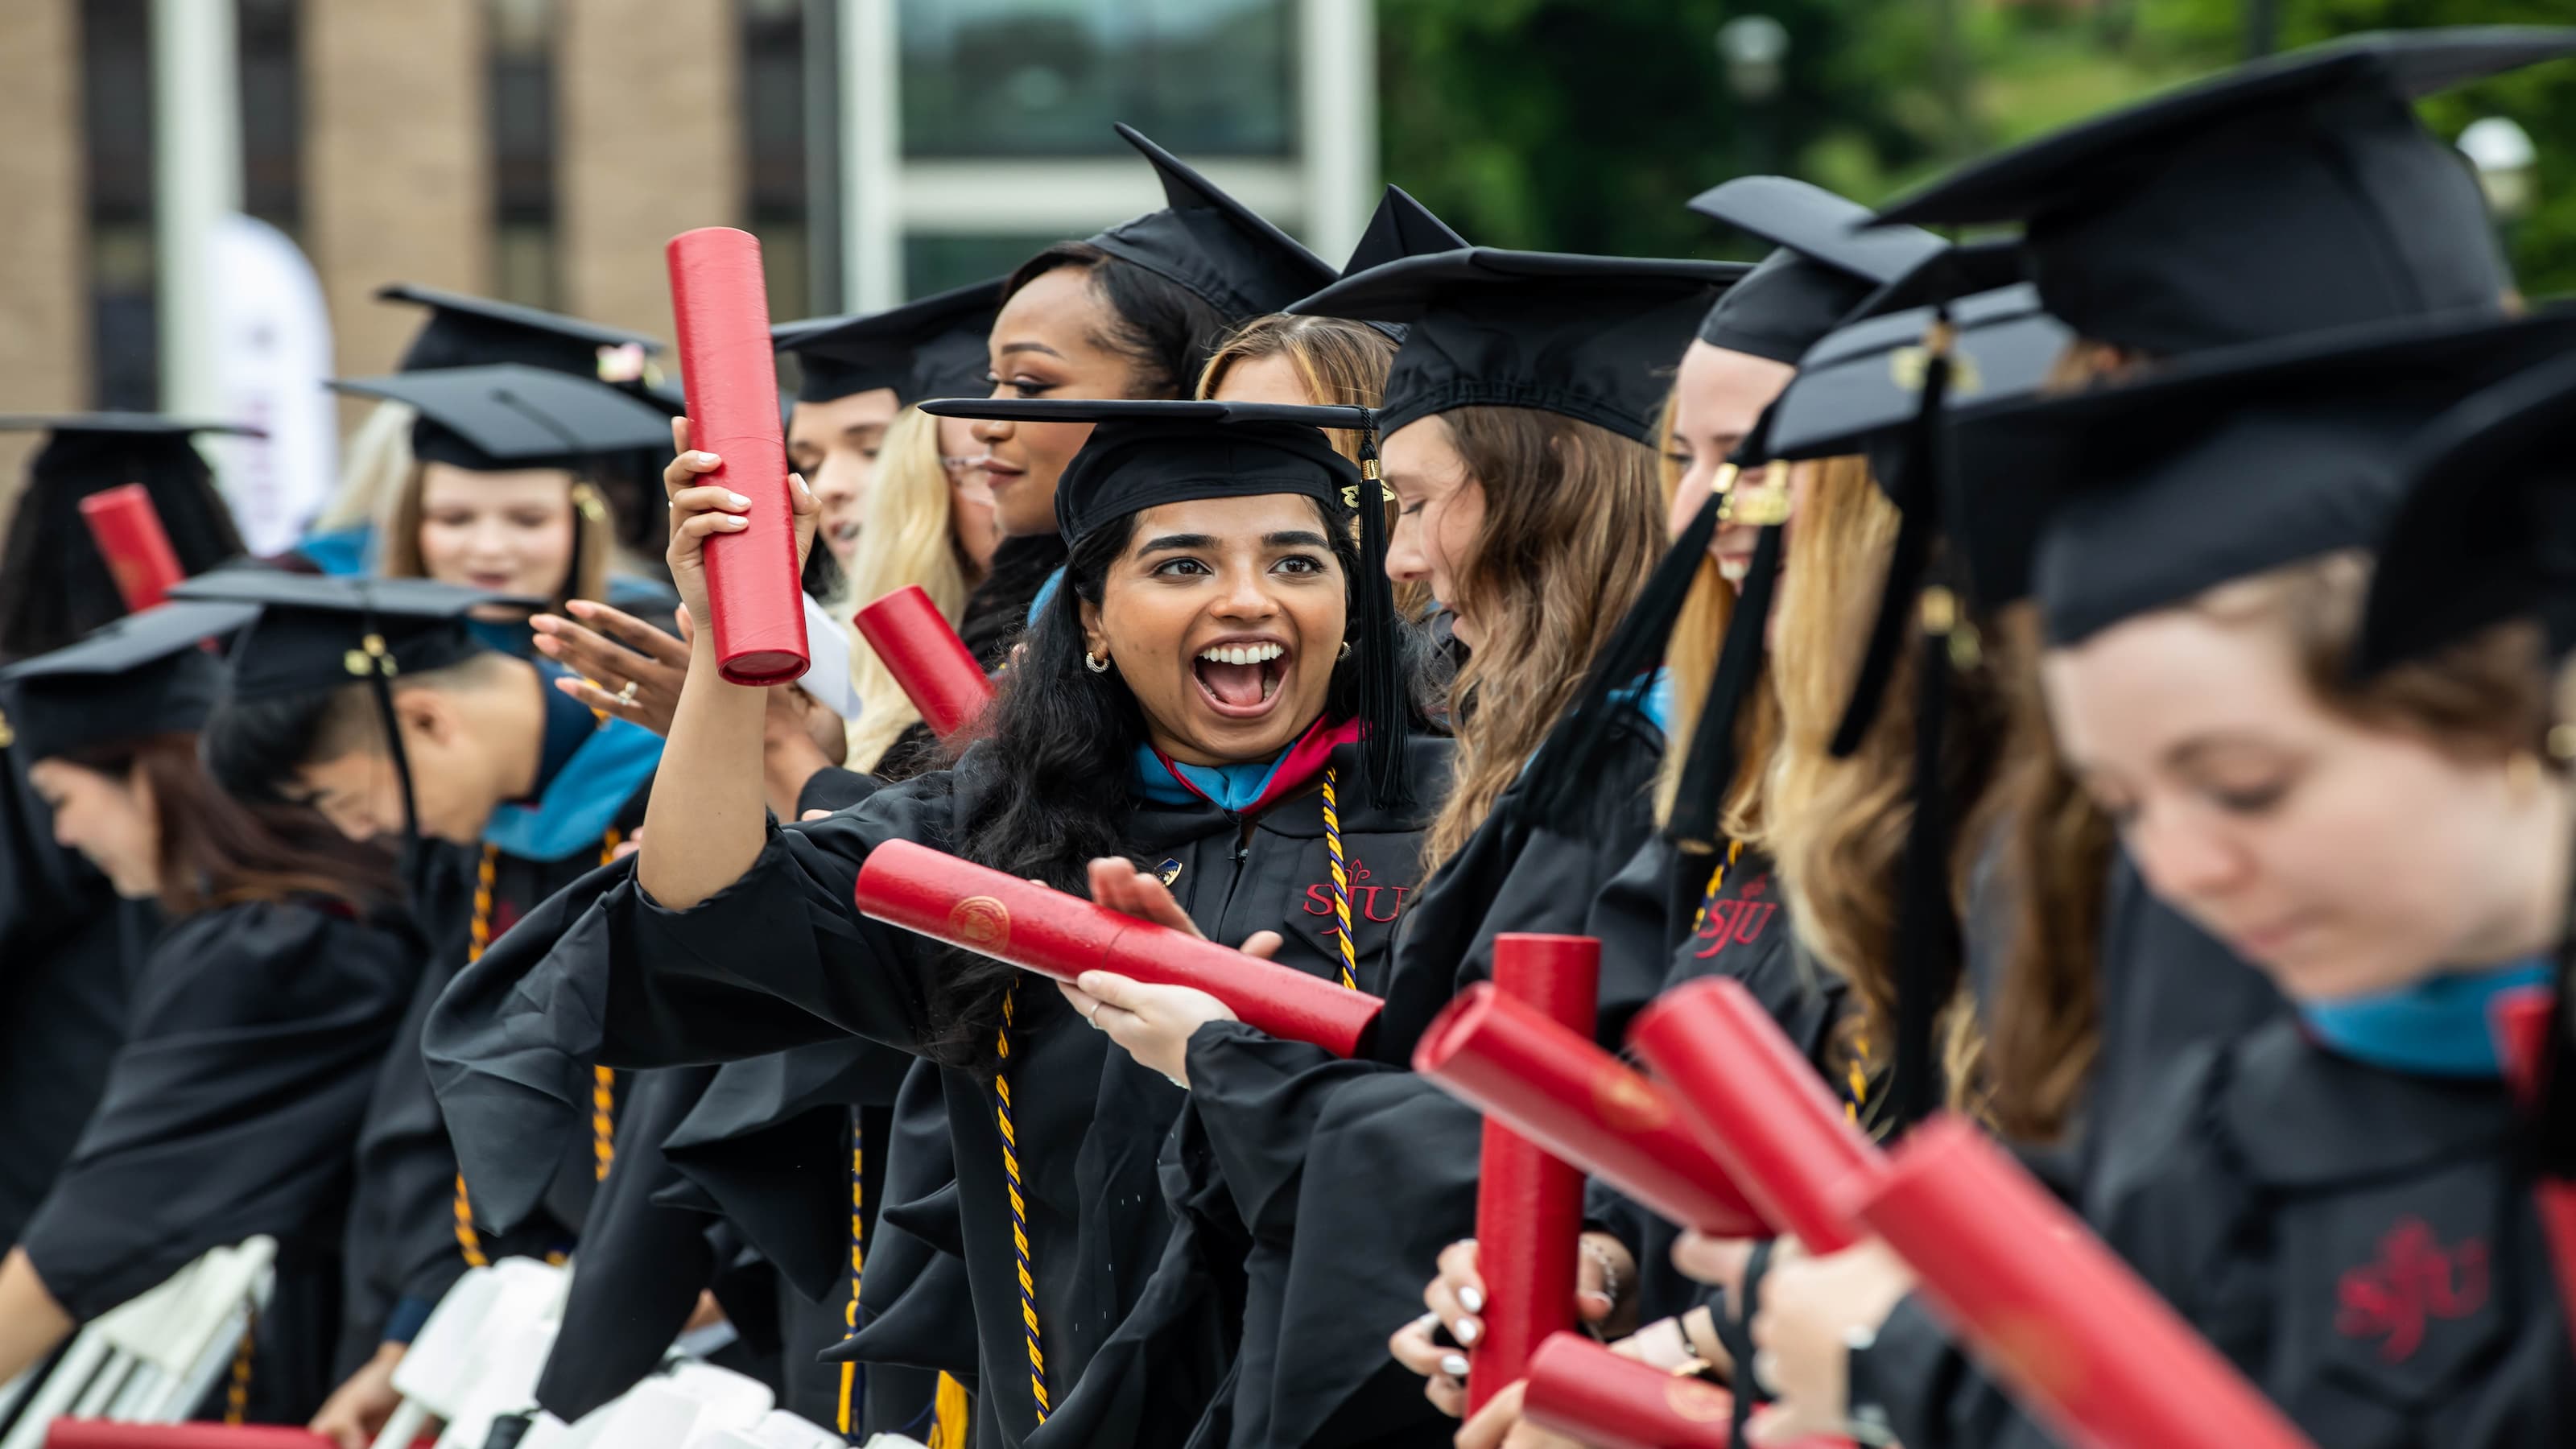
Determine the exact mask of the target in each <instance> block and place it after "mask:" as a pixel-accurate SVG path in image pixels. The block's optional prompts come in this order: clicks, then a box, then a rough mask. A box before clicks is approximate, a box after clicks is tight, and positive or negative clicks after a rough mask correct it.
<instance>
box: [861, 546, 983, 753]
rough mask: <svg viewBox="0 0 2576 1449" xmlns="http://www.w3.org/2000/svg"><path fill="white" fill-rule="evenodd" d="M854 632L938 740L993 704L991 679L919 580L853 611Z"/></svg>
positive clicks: (953, 734) (958, 730)
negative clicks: (856, 611)
mask: <svg viewBox="0 0 2576 1449" xmlns="http://www.w3.org/2000/svg"><path fill="white" fill-rule="evenodd" d="M858 625H859V636H860V637H861V638H863V639H865V640H867V641H868V647H869V648H870V649H873V650H875V651H876V654H877V658H878V659H880V660H882V661H883V662H884V664H885V667H886V670H887V672H889V673H891V674H893V675H894V682H895V683H896V684H898V685H901V686H902V687H903V693H904V697H905V698H907V699H909V700H911V701H912V706H913V708H915V709H917V710H920V711H921V719H922V723H924V724H927V725H929V726H930V732H931V733H932V734H934V735H937V736H939V739H940V742H941V743H942V744H945V743H947V742H948V741H950V740H952V739H955V738H956V737H957V736H958V735H959V734H960V733H962V732H963V731H964V730H965V729H966V727H967V726H969V725H971V724H973V723H974V722H975V721H976V719H977V718H978V717H979V716H981V715H982V714H983V713H984V707H985V706H986V705H988V704H991V703H992V702H993V681H991V680H989V679H986V678H985V677H984V667H983V666H982V665H980V664H977V663H976V662H975V656H974V655H973V654H971V653H969V652H967V649H966V641H965V640H963V639H960V638H958V637H957V631H956V630H955V629H952V628H950V627H949V626H948V619H947V617H946V616H945V615H943V614H941V613H940V612H939V606H938V605H937V604H934V603H932V602H931V601H930V595H929V594H928V593H926V592H924V591H923V589H922V587H921V585H919V584H906V585H904V586H903V587H902V588H899V589H897V590H895V591H894V592H893V593H891V594H888V595H886V596H885V597H884V598H882V599H879V600H877V601H876V602H875V603H873V604H870V605H868V606H867V607H866V608H864V609H861V610H859V614H858Z"/></svg>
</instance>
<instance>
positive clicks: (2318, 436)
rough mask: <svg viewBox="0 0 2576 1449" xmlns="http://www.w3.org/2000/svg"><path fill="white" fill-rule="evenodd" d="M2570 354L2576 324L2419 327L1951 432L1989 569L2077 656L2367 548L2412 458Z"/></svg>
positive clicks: (2222, 363)
mask: <svg viewBox="0 0 2576 1449" xmlns="http://www.w3.org/2000/svg"><path fill="white" fill-rule="evenodd" d="M2571 344H2576V310H2568V311H2559V312H2552V313H2547V314H2543V315H2540V316H2535V317H2529V318H2522V319H2515V320H2499V319H2494V318H2475V319H2461V318H2456V317H2453V318H2433V319H2425V318H2411V319H2406V320H2403V321H2400V322H2396V323H2385V324H2381V325H2378V326H2375V327H2371V328H2355V329H2346V330H2345V331H2343V332H2342V333H2339V334H2334V335H2327V336H2311V337H2301V338H2287V339H2282V340H2279V341H2274V342H2268V343H2258V344H2253V345H2249V346H2246V347H2241V348H2233V349H2229V350H2228V351H2226V352H2224V353H2215V354H2210V355H2208V356H2206V357H2203V358H2198V359H2191V360H2187V361H2183V362H2177V363H2174V364H2171V365H2169V366H2168V367H2166V368H2164V369H2162V370H2159V371H2157V372H2154V373H2150V374H2147V375H2145V376H2143V377H2141V378H2139V379H2138V380H2136V381H2134V382H2128V383H2122V384H2116V385H2106V386H2103V387H2100V388H2097V389H2096V390H2094V391H2091V392H2085V393H2078V394H2075V395H2072V396H2068V397H2061V398H2052V399H2046V400H2040V401H2024V402H2016V403H2007V404H2001V405H1995V406H1988V407H1982V408H1977V409H1973V410H1970V411H1969V412H1966V413H1964V414H1961V415H1960V416H1959V417H1958V418H1957V419H1956V420H1955V422H1954V424H1953V433H1954V436H1955V442H1956V452H1957V455H1958V460H1959V470H1960V472H1959V476H1960V477H1961V478H1962V479H1963V480H1965V482H1966V484H1967V491H1966V492H1965V493H1964V495H1963V497H1964V504H1965V509H1966V517H1965V519H1964V520H1963V526H1964V528H1965V530H1966V531H1967V532H1968V533H1969V534H1970V535H1971V536H1972V544H1973V547H1974V549H1975V556H1976V562H1977V566H1978V567H1979V568H1981V569H1993V570H1999V571H2003V572H2008V573H2011V574H2012V575H2013V576H2015V577H2026V578H2027V580H2028V582H2029V586H2030V593H2031V594H2032V596H2033V597H2035V598H2036V600H2037V602H2038V604H2039V608H2040V614H2041V619H2042V622H2043V624H2044V626H2045V630H2046V634H2047V637H2048V638H2049V640H2050V642H2052V643H2059V644H2063V643H2071V642H2075V641H2079V640H2082V639H2084V638H2086V637H2087V636H2089V635H2091V634H2093V633H2095V632H2097V631H2099V630H2101V629H2104V628H2107V627H2109V626H2110V625H2112V624H2115V623H2118V622H2119V621H2121V620H2122V619H2126V618H2128V617H2130V616H2132V615H2135V614H2139V613H2143V612H2146V611H2149V610H2153V609H2157V608H2162V607H2166V606H2169V605H2173V604H2178V603H2180V602H2182V601H2184V600H2186V599H2189V598H2191V597H2192V596H2193V595H2196V594H2198V593H2201V592H2202V591H2204V590H2207V589H2210V588H2214V587H2216V586H2218V585H2220V584H2223V583H2226V582H2228V581H2230V580H2233V579H2238V578H2244V577H2247V576H2250V575H2253V574H2257V573H2261V572H2264V571H2266V570H2269V569H2274V568H2279V567H2283V566H2286V565H2288V564H2291V563H2295V562H2298V561H2300V560H2303V559H2308V558H2313V557H2316V556H2318V555H2321V554H2325V553H2330V552H2333V551H2335V550H2338V549H2345V548H2364V547H2369V546H2371V545H2374V544H2376V543H2378V542H2379V541H2380V539H2381V538H2382V536H2383V535H2384V533H2385V531H2386V528H2387V525H2388V522H2389V519H2390V517H2391V515H2392V514H2393V512H2394V510H2395V508H2396V505H2397V501H2398V496H2399V479H2398V465H2399V459H2400V456H2401V454H2402V452H2403V450H2404V449H2405V447H2406V446H2407V444H2408V442H2409V440H2410V439H2411V438H2412V436H2413V435H2414V434H2415V433H2416V432H2417V430H2419V429H2421V428H2422V427H2424V426H2425V425H2426V424H2427V423H2429V422H2430V421H2431V420H2432V419H2433V418H2434V417H2436V416H2437V415H2439V414H2440V413H2442V412H2443V411H2445V410H2446V409H2448V408H2449V407H2450V406H2451V405H2453V404H2455V403H2457V402H2458V401H2459V400H2461V399H2462V398H2464V397H2466V396H2467V395H2469V394H2470V393H2472V392H2474V391H2475V390H2477V389H2478V388H2479V387H2481V386H2484V385H2486V384H2488V383H2492V382H2494V381H2496V380H2498V379H2500V378H2503V377H2506V376H2509V375H2511V374H2512V373H2514V372H2516V371H2518V370H2520V369H2522V368H2525V367H2529V366H2530V365H2532V364H2533V363H2534V362H2537V361H2539V360H2541V359H2543V358H2546V357H2549V356H2552V355H2554V354H2558V353H2561V352H2564V351H2566V350H2567V349H2568V348H2569V347H2570V345H2571Z"/></svg>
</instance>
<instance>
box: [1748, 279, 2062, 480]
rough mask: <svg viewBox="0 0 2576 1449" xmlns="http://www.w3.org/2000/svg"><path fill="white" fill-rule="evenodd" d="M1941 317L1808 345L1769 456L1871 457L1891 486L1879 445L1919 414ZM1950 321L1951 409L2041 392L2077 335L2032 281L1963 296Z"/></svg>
mask: <svg viewBox="0 0 2576 1449" xmlns="http://www.w3.org/2000/svg"><path fill="white" fill-rule="evenodd" d="M1936 320H1937V318H1936V315H1935V313H1934V310H1933V309H1932V308H1930V307H1915V308H1910V309H1908V310H1905V311H1901V312H1890V313H1888V314H1886V315H1884V316H1873V317H1867V318H1863V319H1862V320H1860V321H1857V322H1853V323H1851V324H1849V325H1848V326H1845V327H1841V328H1838V329H1836V330H1835V331H1833V332H1830V333H1828V334H1827V335H1826V336H1825V337H1824V338H1822V339H1821V340H1819V341H1818V342H1817V343H1816V345H1815V346H1814V347H1812V348H1810V349H1808V351H1807V352H1806V354H1805V355H1804V356H1802V357H1800V358H1798V359H1797V363H1798V375H1797V376H1796V377H1795V378H1792V379H1791V380H1790V382H1789V386H1788V388H1787V389H1786V390H1784V391H1783V392H1782V393H1781V394H1780V400H1779V407H1778V408H1777V409H1775V410H1774V414H1773V416H1772V419H1771V456H1772V457H1773V458H1775V459H1782V460H1789V461H1795V460H1798V459H1804V458H1828V457H1833V456H1835V455H1837V454H1843V453H1861V452H1868V453H1870V454H1871V462H1872V465H1873V467H1875V468H1877V470H1878V473H1879V480H1880V482H1882V483H1886V482H1889V481H1890V476H1889V475H1890V473H1891V471H1892V470H1891V469H1890V467H1889V466H1888V465H1889V464H1890V463H1891V462H1893V459H1892V458H1891V457H1887V456H1883V455H1885V454H1886V451H1887V450H1886V449H1884V448H1883V447H1882V446H1880V444H1881V443H1882V440H1884V439H1886V438H1888V437H1889V435H1890V434H1892V433H1894V432H1896V431H1899V430H1901V429H1902V428H1903V427H1904V426H1905V425H1906V424H1907V423H1910V422H1912V421H1913V420H1914V419H1915V417H1916V416H1917V415H1918V414H1919V413H1920V411H1921V408H1922V399H1923V369H1924V365H1925V362H1926V360H1927V359H1926V358H1925V355H1924V348H1923V339H1924V336H1925V334H1926V333H1928V332H1929V331H1930V330H1931V329H1932V327H1933V324H1934V323H1935V321H1936ZM1949 320H1950V324H1951V326H1952V327H1953V328H1955V329H1956V338H1955V340H1954V341H1953V343H1952V344H1951V357H1950V385H1949V391H1948V396H1947V398H1946V400H1945V404H1946V406H1948V407H1950V408H1954V409H1955V408H1961V407H1966V406H1968V405H1969V404H1971V403H1988V402H1994V401H1998V400H2001V399H2004V398H2012V397H2019V396H2023V395H2025V394H2027V393H2030V392H2033V391H2036V390H2037V389H2038V388H2039V386H2040V385H2041V384H2042V383H2044V382H2046V381H2047V380H2048V375H2049V371H2050V369H2051V368H2053V367H2054V366H2055V365H2056V363H2057V360H2058V358H2059V357H2060V356H2062V355H2063V354H2064V353H2065V351H2066V345H2067V344H2068V343H2069V342H2071V341H2073V340H2074V337H2075V334H2074V333H2073V331H2071V330H2070V329H2069V328H2068V327H2067V326H2066V324H2065V323H2063V322H2060V321H2058V320H2057V319H2056V318H2054V317H2051V316H2049V315H2048V314H2047V313H2046V312H2044V311H2042V310H2040V305H2039V291H2038V289H2037V288H2035V287H2032V286H2030V285H2029V284H2027V283H2024V284H2022V285H2019V286H2012V287H2005V288H2002V289H2000V290H1998V291H1993V292H1985V293H1980V294H1979V295H1977V296H1973V297H1963V298H1961V299H1959V300H1958V301H1956V302H1954V303H1951V304H1950V305H1949Z"/></svg>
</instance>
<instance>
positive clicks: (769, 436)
mask: <svg viewBox="0 0 2576 1449" xmlns="http://www.w3.org/2000/svg"><path fill="white" fill-rule="evenodd" d="M663 255H664V259H665V260H666V261H667V262H668V263H669V264H670V271H671V315H672V318H673V321H674V323H675V325H676V326H677V328H678V331H679V337H680V374H681V381H682V382H683V384H685V386H686V387H687V389H688V395H689V445H690V446H691V447H692V448H695V449H697V450H699V451H701V452H708V453H713V454H715V455H716V456H717V457H719V458H722V459H724V464H723V466H721V467H719V468H717V469H716V470H715V471H714V472H712V473H708V474H704V475H701V476H700V478H699V480H698V481H699V482H700V483H702V484H713V485H717V486H721V487H725V488H730V489H732V490H733V491H734V492H736V493H739V494H741V495H743V496H744V497H746V498H748V499H750V500H751V511H750V512H749V513H748V514H745V515H744V517H745V518H746V519H747V520H748V523H749V526H748V527H746V528H744V529H742V530H741V531H740V532H737V533H730V534H718V535H716V536H715V537H712V538H710V539H708V540H707V544H706V566H707V612H708V614H709V615H710V616H711V617H709V618H708V619H707V621H706V623H707V627H708V628H710V629H711V630H713V631H714V634H715V643H716V667H717V669H718V671H719V672H721V673H722V674H723V675H724V677H725V678H726V679H728V680H731V681H732V682H734V683H735V684H752V685H766V684H785V683H787V682H788V681H790V680H793V679H796V678H799V677H800V676H802V675H803V674H804V673H805V666H806V664H807V663H808V662H809V656H808V655H807V654H806V652H805V651H806V645H805V601H804V591H803V581H802V579H801V577H800V574H799V571H798V569H797V565H796V512H795V507H794V505H793V504H792V503H791V502H790V500H789V498H788V488H787V440H786V436H785V434H784V432H783V431H782V430H781V428H780V425H779V417H778V363H777V359H776V356H775V354H773V353H772V352H771V351H770V346H769V294H768V290H767V287H766V285H765V284H764V283H763V282H762V280H761V273H760V243H759V241H758V240H757V239H755V238H754V237H753V236H752V234H751V233H749V232H747V231H736V230H734V229H733V228H731V227H726V226H705V227H700V228H698V229H697V230H695V231H684V232H682V233H680V234H679V235H678V236H675V237H673V238H671V243H670V245H669V246H668V247H666V248H664V249H663Z"/></svg>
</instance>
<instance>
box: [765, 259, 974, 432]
mask: <svg viewBox="0 0 2576 1449" xmlns="http://www.w3.org/2000/svg"><path fill="white" fill-rule="evenodd" d="M1001 309H1002V279H1001V278H999V277H995V278H993V279H992V280H990V281H984V282H976V283H974V284H972V285H970V286H964V287H955V288H951V289H950V290H948V291H945V292H940V293H938V294H936V295H933V296H929V297H924V298H922V299H921V300H919V301H917V302H907V303H905V304H904V305H902V306H900V307H894V308H889V309H888V310H886V311H883V312H872V313H867V314H864V315H860V316H852V317H824V318H819V319H816V320H813V321H807V322H785V323H781V324H779V325H778V326H776V327H772V328H770V329H769V335H770V338H771V340H772V341H773V342H775V343H776V344H777V347H778V350H779V351H781V352H790V353H794V354H795V355H796V361H797V364H798V366H799V367H800V368H801V369H802V370H803V374H804V376H803V379H802V381H801V382H800V384H799V385H798V387H797V389H796V400H797V401H798V402H830V401H832V400H833V399H835V398H845V397H849V396H852V395H853V394H856V393H863V392H874V391H875V390H877V389H878V388H892V389H893V390H894V395H895V401H896V402H897V403H898V404H900V405H904V406H909V405H911V404H913V403H917V402H919V401H921V400H922V399H923V398H928V397H962V396H966V395H969V394H972V393H977V392H982V391H986V390H987V389H986V387H985V385H984V378H985V375H986V372H987V358H988V356H989V352H988V341H989V339H990V337H991V335H992V331H993V318H994V317H995V316H996V315H997V314H998V313H999V312H1000V311H1001Z"/></svg>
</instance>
